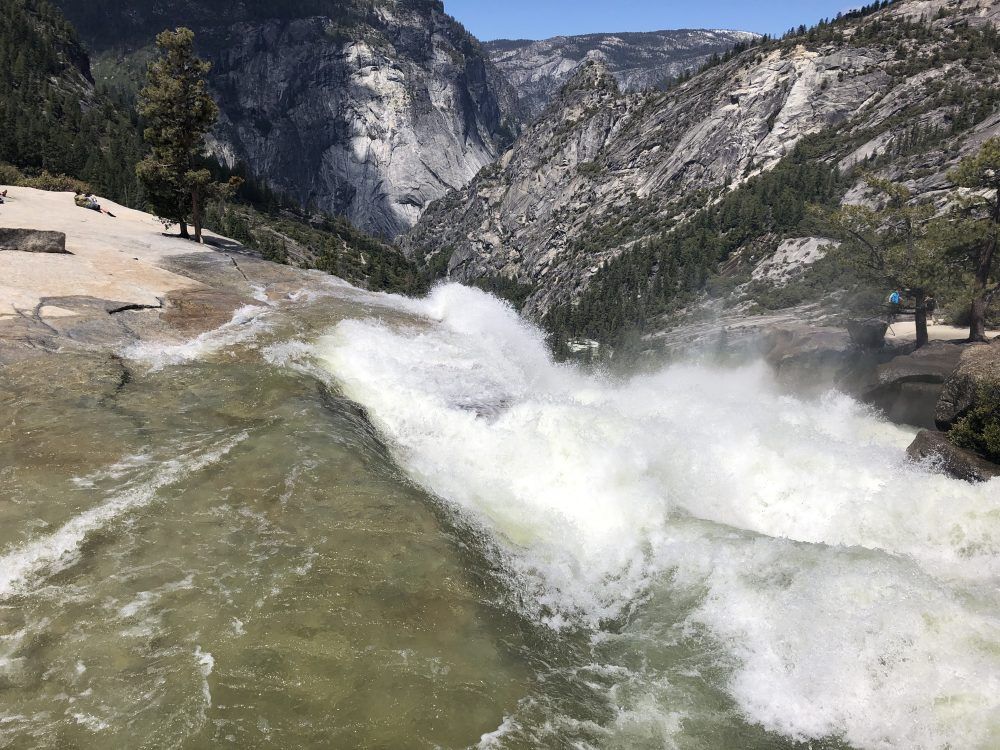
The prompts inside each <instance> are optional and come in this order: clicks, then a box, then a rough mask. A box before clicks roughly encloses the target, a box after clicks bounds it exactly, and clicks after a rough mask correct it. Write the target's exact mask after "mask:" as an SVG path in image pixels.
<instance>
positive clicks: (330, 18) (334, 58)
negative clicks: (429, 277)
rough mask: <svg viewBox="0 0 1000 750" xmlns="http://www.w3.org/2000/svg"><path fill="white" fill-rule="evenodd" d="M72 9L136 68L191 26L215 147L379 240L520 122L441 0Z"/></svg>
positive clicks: (89, 36) (89, 33)
mask: <svg viewBox="0 0 1000 750" xmlns="http://www.w3.org/2000/svg"><path fill="white" fill-rule="evenodd" d="M60 5H62V7H63V9H64V11H65V13H66V15H67V16H68V17H69V19H70V20H71V21H73V22H74V24H76V25H77V27H78V28H79V30H80V32H81V35H82V36H83V38H84V39H85V40H86V41H87V42H88V43H89V44H90V45H91V46H92V47H93V48H94V49H95V50H96V51H98V52H100V53H103V54H104V55H117V56H118V57H119V58H120V59H122V61H123V62H124V61H125V60H126V59H127V58H128V57H129V56H130V55H133V54H135V53H136V52H137V51H138V54H140V55H141V54H143V51H142V50H143V48H144V47H147V46H148V45H149V43H150V42H151V40H152V38H153V36H154V35H155V34H156V33H157V32H158V31H160V30H161V29H163V28H167V27H174V26H177V25H187V26H190V27H191V28H192V29H194V30H195V32H196V33H197V35H198V42H197V43H198V46H199V52H200V53H201V54H202V55H204V56H205V57H207V58H208V59H210V60H211V61H212V63H213V70H212V74H211V84H212V86H213V89H214V93H215V95H216V97H217V99H218V101H219V104H220V108H221V111H222V115H221V118H220V123H219V126H218V128H217V130H216V132H215V137H214V141H213V143H212V148H213V151H214V152H215V154H216V155H217V156H218V157H219V158H220V159H221V160H222V161H224V162H226V163H228V164H230V165H232V164H235V163H237V162H244V163H246V164H247V165H249V167H250V169H251V171H252V172H253V173H254V174H255V175H257V176H260V177H263V178H265V179H266V180H267V181H268V182H269V183H270V184H271V185H272V187H274V188H275V189H276V190H278V191H280V192H283V193H286V194H287V195H289V196H293V197H295V198H297V199H299V200H300V201H301V202H302V203H303V204H314V205H315V206H316V207H317V208H319V209H321V210H323V211H326V212H328V213H331V214H337V215H343V216H345V217H347V218H348V219H350V220H351V221H352V222H353V223H354V224H356V225H357V226H359V227H361V228H363V229H365V230H367V231H369V232H372V233H375V234H379V235H383V236H388V237H392V236H395V235H397V234H399V233H400V232H402V231H405V230H406V229H408V228H409V227H411V226H412V225H413V224H414V223H415V222H416V220H417V218H418V217H419V216H420V214H421V213H422V211H423V209H424V207H425V206H426V205H427V204H428V203H429V202H430V201H432V200H433V199H435V198H437V197H440V196H441V195H444V194H445V193H446V192H448V191H449V190H451V189H454V188H458V187H461V186H463V185H465V184H466V183H467V182H468V181H469V180H470V179H472V177H473V176H474V175H475V174H476V173H477V172H478V171H479V170H480V169H481V168H482V167H483V166H485V165H486V164H489V163H490V162H491V161H493V160H494V159H495V158H496V156H497V155H498V152H500V151H502V149H503V148H505V147H506V146H507V145H508V144H509V143H510V140H511V139H512V137H513V135H514V133H515V131H516V128H517V124H518V121H519V115H518V105H517V101H516V96H515V94H514V91H513V89H512V88H511V87H510V85H509V84H508V83H507V81H506V80H505V79H504V77H503V76H502V74H500V73H499V71H497V69H496V68H495V67H494V66H493V65H492V64H491V63H490V62H489V60H488V59H487V58H486V56H485V54H484V53H483V52H482V50H481V48H480V47H479V44H478V42H476V40H475V39H474V38H472V37H471V36H470V35H469V34H468V33H467V32H466V31H465V30H464V29H463V28H462V27H461V25H460V24H458V23H457V22H456V21H455V20H454V19H452V18H451V17H450V16H448V15H446V14H445V13H444V9H443V6H442V4H441V2H439V0H378V2H362V1H361V0H298V1H296V2H289V3H270V4H268V3H262V2H232V1H230V0H209V1H208V2H192V1H191V0H172V1H171V2H165V3H164V2H135V3H127V4H123V3H119V2H117V1H116V0H114V1H113V0H97V2H93V3H82V4H80V3H69V2H62V3H60Z"/></svg>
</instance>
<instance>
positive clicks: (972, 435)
mask: <svg viewBox="0 0 1000 750" xmlns="http://www.w3.org/2000/svg"><path fill="white" fill-rule="evenodd" d="M948 437H949V438H950V439H951V442H952V443H954V444H955V445H957V446H958V447H959V448H965V449H966V450H970V451H975V452H976V453H978V454H980V455H981V456H985V457H986V458H988V459H990V460H991V461H997V462H998V463H1000V382H996V383H988V384H986V385H981V386H980V387H979V389H978V391H977V394H976V405H975V406H974V407H973V409H972V411H970V412H969V413H968V414H967V415H966V416H965V417H964V418H963V419H962V420H960V421H959V422H958V424H956V425H955V426H954V427H953V428H952V430H951V432H949V433H948Z"/></svg>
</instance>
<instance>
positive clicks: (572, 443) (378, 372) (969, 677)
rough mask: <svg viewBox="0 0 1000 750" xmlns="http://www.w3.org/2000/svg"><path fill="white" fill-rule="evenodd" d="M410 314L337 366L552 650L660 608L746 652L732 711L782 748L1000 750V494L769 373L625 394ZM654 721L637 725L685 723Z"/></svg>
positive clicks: (373, 332)
mask: <svg viewBox="0 0 1000 750" xmlns="http://www.w3.org/2000/svg"><path fill="white" fill-rule="evenodd" d="M399 305H400V306H401V307H404V308H405V309H407V310H408V311H410V312H413V313H416V314H418V315H421V316H423V317H425V318H427V319H429V321H433V323H432V324H428V325H412V326H406V325H400V324H395V325H388V324H384V323H382V322H380V321H378V320H368V321H346V322H343V323H341V324H339V325H338V326H337V327H336V329H335V330H334V331H333V332H332V333H331V334H330V335H329V336H328V337H326V338H325V339H324V340H323V341H321V342H320V344H319V346H318V353H319V356H320V358H321V360H322V361H323V362H324V363H325V366H326V367H328V368H329V370H330V372H332V373H333V374H334V376H335V377H336V378H337V379H338V381H339V382H340V383H341V385H342V387H343V388H344V390H345V392H346V393H347V394H348V395H349V396H350V397H351V398H352V399H354V400H355V401H357V402H358V403H360V404H361V405H363V406H364V407H365V408H366V409H367V411H368V413H369V415H370V417H371V419H372V421H373V422H374V423H375V425H376V426H377V427H378V429H379V430H380V431H381V433H382V434H383V436H384V437H385V438H386V439H387V441H388V442H389V444H390V446H391V448H392V450H393V451H394V453H395V456H396V458H397V460H398V461H399V463H400V464H401V465H402V466H403V467H404V468H405V469H406V470H407V471H408V472H409V473H410V475H411V476H412V477H413V478H414V479H415V480H416V481H418V482H419V483H421V484H422V485H423V486H425V487H426V488H427V489H429V490H430V491H432V492H433V493H435V494H436V495H438V496H439V497H441V498H442V499H444V500H445V501H447V502H448V503H450V504H452V506H453V507H455V508H457V509H459V510H460V511H461V512H462V513H463V514H464V515H465V516H466V518H468V519H470V520H472V521H473V522H475V523H478V524H480V525H481V526H482V527H483V528H485V529H487V530H488V531H489V532H491V533H492V534H493V535H494V536H495V538H496V539H497V540H498V542H499V543H500V544H501V545H502V546H503V547H504V549H505V550H506V551H507V553H508V554H509V560H508V564H509V565H510V567H511V568H512V569H513V570H514V571H515V572H516V574H517V579H518V580H519V581H520V582H521V584H523V585H524V586H525V587H526V588H527V589H528V590H530V591H531V592H532V595H533V598H534V601H535V603H536V605H537V608H538V610H537V611H538V612H540V613H542V615H541V616H544V617H545V618H546V620H547V621H548V622H549V624H551V625H552V626H553V627H561V626H563V625H565V624H577V625H578V624H584V625H586V626H587V627H590V628H593V629H594V630H595V632H598V633H599V632H601V628H602V627H603V626H604V624H605V623H608V622H609V621H612V620H616V619H620V618H622V617H629V618H634V620H633V623H634V624H635V623H637V624H635V627H639V628H642V627H644V625H643V621H644V618H643V617H642V607H648V606H654V607H655V605H656V603H657V602H658V601H659V600H661V599H664V598H665V597H667V596H678V595H682V596H687V597H688V598H693V600H694V601H695V602H696V603H695V604H694V605H693V606H692V607H691V609H690V611H688V612H686V613H684V623H685V625H684V627H685V628H688V629H703V630H705V631H706V632H707V633H708V634H709V635H710V637H711V638H713V639H714V641H715V642H717V643H718V644H720V645H721V646H722V647H723V648H724V650H725V651H726V653H727V658H728V659H729V660H730V661H731V663H732V669H731V676H730V677H729V678H728V681H727V684H726V685H725V689H726V691H727V692H728V694H729V695H730V697H731V698H732V700H733V701H734V702H735V703H736V705H737V706H738V707H739V709H740V710H741V711H742V712H743V713H744V714H745V715H746V716H747V717H748V719H749V720H750V721H752V722H754V723H757V724H760V725H762V726H763V727H765V728H767V729H768V730H771V731H775V732H780V733H782V734H784V735H786V736H788V737H791V738H796V739H808V738H824V737H831V736H833V737H841V738H843V739H844V740H846V741H847V742H849V743H850V744H852V745H854V746H856V747H863V748H881V747H894V748H902V747H906V748H944V747H969V748H975V747H980V748H986V747H996V746H998V745H1000V597H998V594H997V589H998V587H997V583H998V582H1000V481H994V482H992V483H989V484H983V485H978V486H974V485H970V484H965V483H961V482H957V481H953V480H950V479H948V478H945V477H943V476H939V475H936V474H933V473H931V472H930V471H929V470H927V469H925V468H923V467H916V466H912V465H910V464H908V463H907V462H906V460H905V451H904V449H905V446H906V445H907V443H908V442H909V441H910V440H911V439H912V433H911V432H908V431H906V430H903V429H900V428H897V427H894V426H892V425H889V424H887V423H885V422H883V421H881V420H879V419H878V418H877V417H876V416H874V415H873V414H871V413H870V412H869V411H868V410H867V409H865V408H864V407H862V406H860V405H859V404H857V403H855V402H854V401H852V400H851V399H849V398H847V397H845V396H843V395H839V394H830V395H828V396H827V397H825V398H823V399H821V400H818V401H804V400H799V399H796V398H793V397H790V396H788V395H785V394H783V393H782V392H781V391H780V390H779V389H778V388H777V387H775V385H774V384H773V383H772V382H771V379H770V377H769V375H768V373H767V371H766V369H764V368H762V367H749V368H743V369H738V370H728V371H727V370H717V369H712V368H708V367H699V366H679V367H672V368H669V369H666V370H664V371H662V372H659V373H657V374H654V375H650V376H643V377H638V378H636V379H633V380H631V381H628V382H623V383H620V382H611V381H607V380H603V379H601V378H597V377H590V376H586V375H584V374H582V373H580V372H578V371H577V370H575V369H572V368H569V367H565V366H559V365H557V364H554V363H553V362H552V361H551V360H550V358H549V356H548V354H547V352H546V350H545V347H544V344H543V341H542V337H541V335H540V333H539V332H538V331H537V330H535V329H534V328H532V327H531V326H529V325H528V324H526V323H525V322H523V321H522V320H521V319H519V318H518V316H517V315H516V314H515V313H514V312H513V311H512V310H510V309H509V308H508V307H506V306H505V305H503V304H502V303H500V302H498V301H497V300H495V299H493V298H491V297H489V296H487V295H485V294H482V293H479V292H477V291H474V290H469V289H465V288H462V287H456V286H447V287H440V288H438V289H437V290H436V291H435V292H434V293H433V294H432V295H431V296H430V297H429V298H428V299H427V300H424V301H419V302H414V301H401V302H400V303H399ZM637 607H638V608H639V609H638V610H637ZM637 612H638V614H639V616H638V617H635V615H636V613H637ZM640 635H645V636H646V637H648V638H650V639H652V638H655V637H656V635H655V630H654V629H651V626H649V627H648V628H647V631H646V632H645V633H640ZM650 694H652V688H650ZM648 703H649V700H648V699H646V700H645V703H644V702H643V701H642V700H640V701H638V703H636V705H633V706H631V707H624V706H623V707H621V710H622V711H623V712H624V711H643V712H645V714H646V715H647V716H649V717H650V718H649V720H650V721H657V722H659V724H660V725H661V726H663V727H667V728H668V729H666V730H664V731H672V730H670V729H669V727H678V726H680V724H681V723H682V722H681V721H680V720H679V719H678V717H677V715H676V714H675V713H674V712H673V710H672V708H671V707H670V706H666V705H655V701H653V703H654V705H653V706H652V707H650V706H649V705H647V704H648ZM654 714H655V716H654ZM498 731H500V732H501V733H502V731H503V728H501V730H498ZM495 740H496V736H491V737H490V738H488V741H489V742H494V741H495ZM485 741H486V739H484V742H485Z"/></svg>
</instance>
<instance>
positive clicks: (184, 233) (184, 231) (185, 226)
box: [180, 219, 191, 240]
mask: <svg viewBox="0 0 1000 750" xmlns="http://www.w3.org/2000/svg"><path fill="white" fill-rule="evenodd" d="M180 225H181V237H183V238H184V239H186V240H189V239H191V235H190V234H188V224H187V222H186V221H184V219H181V221H180Z"/></svg>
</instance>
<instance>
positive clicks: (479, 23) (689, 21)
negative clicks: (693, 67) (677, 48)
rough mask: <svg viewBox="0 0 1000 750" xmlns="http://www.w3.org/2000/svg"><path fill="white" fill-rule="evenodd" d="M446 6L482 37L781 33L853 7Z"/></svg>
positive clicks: (497, 2) (706, 3) (548, 0)
mask: <svg viewBox="0 0 1000 750" xmlns="http://www.w3.org/2000/svg"><path fill="white" fill-rule="evenodd" d="M865 1H867V0H865ZM444 4H445V10H447V11H448V13H450V14H451V15H453V16H455V18H457V19H458V20H459V21H461V22H462V23H463V24H465V26H466V28H468V29H469V31H471V32H472V33H473V34H475V35H476V36H477V37H479V38H480V39H482V40H484V41H485V40H490V39H503V38H510V39H545V38H547V37H550V36H557V35H559V34H588V33H593V32H596V31H657V30H660V29H681V28H711V29H745V30H747V31H757V32H760V33H762V34H781V33H783V32H785V31H787V30H788V29H789V28H791V27H792V26H798V25H799V24H802V23H804V24H806V25H811V24H813V23H815V22H816V21H818V20H819V19H821V18H826V17H830V16H835V15H837V13H838V12H839V11H843V10H846V9H848V8H851V7H855V5H853V4H852V3H851V2H850V0H797V1H796V0H701V1H700V2H692V0H444ZM863 4H865V2H860V3H857V5H863Z"/></svg>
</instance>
